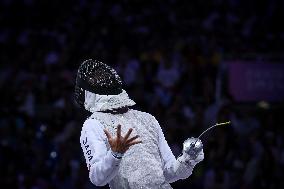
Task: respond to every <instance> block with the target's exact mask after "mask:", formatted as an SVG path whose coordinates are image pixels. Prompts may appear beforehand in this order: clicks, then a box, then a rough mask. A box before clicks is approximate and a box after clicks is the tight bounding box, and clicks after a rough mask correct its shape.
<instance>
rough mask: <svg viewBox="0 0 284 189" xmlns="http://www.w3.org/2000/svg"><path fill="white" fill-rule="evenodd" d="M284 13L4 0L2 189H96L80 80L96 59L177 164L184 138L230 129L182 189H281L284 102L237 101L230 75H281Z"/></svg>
mask: <svg viewBox="0 0 284 189" xmlns="http://www.w3.org/2000/svg"><path fill="white" fill-rule="evenodd" d="M283 10H284V3H283V1H282V0H269V1H260V0H251V1H248V0H228V1H226V0H212V1H205V0H198V1H178V0H163V1H162V0H161V1H157V0H156V1H151V2H150V1H149V2H146V1H142V0H141V1H138V0H132V1H130V0H122V1H119V2H111V1H103V0H94V1H87V0H80V1H79V0H68V1H67V0H65V1H64V0H60V1H59V0H58V1H48V0H24V1H17V0H1V1H0V91H1V101H0V113H1V114H0V166H1V170H0V187H1V188H19V189H30V188H31V189H49V188H53V189H61V188H62V189H65V188H68V189H76V188H96V187H95V186H94V185H91V183H90V181H89V178H88V172H87V166H86V164H85V160H84V157H83V153H82V150H81V148H80V142H79V136H80V131H81V126H82V124H83V121H84V119H85V118H86V117H85V115H83V113H82V112H80V111H78V109H77V107H76V105H75V103H74V100H73V91H74V80H75V76H76V70H77V69H78V66H79V65H80V63H81V62H82V61H83V60H85V59H88V58H94V59H98V60H100V61H103V62H105V63H108V64H109V65H111V66H113V67H114V68H115V69H116V70H117V71H118V72H119V74H120V75H121V77H122V78H123V79H124V81H125V85H124V88H125V89H126V90H127V91H128V93H129V95H130V97H131V98H132V99H133V100H134V101H136V103H137V106H136V107H135V108H136V109H138V110H141V111H146V112H149V113H151V114H152V115H154V116H155V117H156V118H157V120H158V121H159V122H160V125H161V127H162V129H163V130H164V133H165V135H166V139H167V140H168V143H169V145H170V146H171V148H172V151H173V153H174V154H175V155H176V156H177V155H179V153H180V152H181V147H182V142H183V141H184V140H185V139H186V138H188V137H191V136H198V134H200V133H201V132H202V130H204V129H206V128H208V127H209V126H210V125H211V124H214V123H216V122H220V121H227V120H231V121H232V125H231V126H229V127H222V128H218V129H216V130H214V131H212V132H211V133H210V135H206V136H205V137H204V139H203V143H204V152H205V160H204V161H203V162H202V163H200V164H198V166H197V167H196V168H195V169H194V172H193V175H192V176H190V177H189V178H188V179H186V180H181V181H177V182H175V183H174V184H172V186H173V187H174V188H209V189H221V188H233V189H234V188H243V189H249V188H259V189H262V188H263V189H264V188H265V189H268V188H283V187H284V181H283V178H284V173H283V168H284V167H283V165H284V141H283V134H282V133H283V119H281V118H282V117H283V113H282V112H283V107H284V106H283V99H282V100H280V101H279V100H278V101H277V102H269V101H267V99H263V101H262V102H259V101H247V102H237V101H235V99H234V98H233V97H232V96H231V95H230V92H229V90H228V84H227V83H228V71H227V69H226V67H228V65H227V63H226V62H228V61H230V60H246V61H261V62H270V63H271V62H277V63H283V60H284V57H283V49H284V48H283V42H284V29H283V26H284V25H283V19H284V11H283ZM217 81H221V83H222V85H220V83H218V82H217ZM106 188H108V187H106Z"/></svg>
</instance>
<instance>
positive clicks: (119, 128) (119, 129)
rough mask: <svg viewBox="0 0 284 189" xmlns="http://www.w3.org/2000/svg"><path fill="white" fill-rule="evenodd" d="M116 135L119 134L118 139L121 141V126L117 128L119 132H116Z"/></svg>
mask: <svg viewBox="0 0 284 189" xmlns="http://www.w3.org/2000/svg"><path fill="white" fill-rule="evenodd" d="M116 134H117V138H118V139H120V137H121V125H118V126H117V132H116Z"/></svg>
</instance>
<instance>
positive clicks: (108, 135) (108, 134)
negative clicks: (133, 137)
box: [104, 129, 111, 140]
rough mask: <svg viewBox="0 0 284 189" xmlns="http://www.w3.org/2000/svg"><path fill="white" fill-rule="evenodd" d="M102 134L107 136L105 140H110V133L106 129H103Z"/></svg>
mask: <svg viewBox="0 0 284 189" xmlns="http://www.w3.org/2000/svg"><path fill="white" fill-rule="evenodd" d="M104 132H105V134H106V136H107V139H108V140H110V139H111V135H110V133H109V132H108V131H107V130H106V129H104Z"/></svg>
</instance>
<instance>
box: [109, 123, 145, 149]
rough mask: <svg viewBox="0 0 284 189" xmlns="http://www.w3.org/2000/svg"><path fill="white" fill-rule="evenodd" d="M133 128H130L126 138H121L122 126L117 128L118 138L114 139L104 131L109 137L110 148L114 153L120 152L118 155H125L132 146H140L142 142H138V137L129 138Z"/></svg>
mask: <svg viewBox="0 0 284 189" xmlns="http://www.w3.org/2000/svg"><path fill="white" fill-rule="evenodd" d="M132 130H133V129H132V128H130V129H129V130H128V132H127V133H126V134H125V136H124V137H123V136H121V125H118V126H117V135H116V137H115V138H114V137H112V136H111V134H110V133H109V132H108V131H107V130H106V129H104V132H105V134H106V136H107V139H108V142H109V145H110V148H111V150H112V151H113V152H118V153H125V152H126V151H127V150H128V149H129V147H130V146H133V145H135V144H139V143H141V142H142V141H141V140H137V139H138V138H139V136H138V135H136V136H134V137H131V138H129V136H130V134H131V132H132Z"/></svg>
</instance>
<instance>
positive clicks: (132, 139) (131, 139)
mask: <svg viewBox="0 0 284 189" xmlns="http://www.w3.org/2000/svg"><path fill="white" fill-rule="evenodd" d="M138 137H139V135H136V136H135V137H132V138H130V139H129V140H127V143H130V142H132V141H134V140H135V139H137V138H138Z"/></svg>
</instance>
